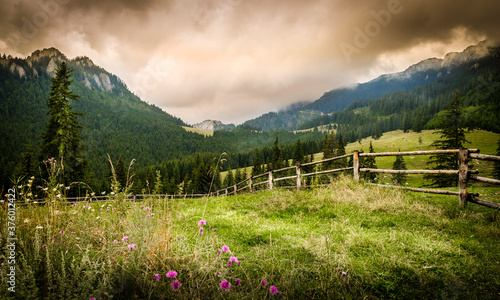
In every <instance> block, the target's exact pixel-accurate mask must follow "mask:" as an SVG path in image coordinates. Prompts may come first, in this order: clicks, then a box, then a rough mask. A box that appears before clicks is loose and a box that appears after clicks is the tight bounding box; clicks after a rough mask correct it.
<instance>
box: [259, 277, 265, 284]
mask: <svg viewBox="0 0 500 300" xmlns="http://www.w3.org/2000/svg"><path fill="white" fill-rule="evenodd" d="M260 283H261V284H262V286H266V279H265V278H264V279H262V281H261V282H260Z"/></svg>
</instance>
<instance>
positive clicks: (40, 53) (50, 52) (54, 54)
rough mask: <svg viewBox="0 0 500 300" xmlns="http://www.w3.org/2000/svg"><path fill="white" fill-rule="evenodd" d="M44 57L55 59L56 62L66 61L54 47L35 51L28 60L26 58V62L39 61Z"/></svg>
mask: <svg viewBox="0 0 500 300" xmlns="http://www.w3.org/2000/svg"><path fill="white" fill-rule="evenodd" d="M44 57H50V58H55V59H57V60H68V59H67V58H66V56H65V55H64V54H62V53H61V51H59V50H57V49H56V48H54V47H51V48H45V49H43V50H36V51H35V52H33V53H31V55H30V56H29V57H28V58H26V60H27V61H28V62H34V61H39V60H40V59H42V58H44Z"/></svg>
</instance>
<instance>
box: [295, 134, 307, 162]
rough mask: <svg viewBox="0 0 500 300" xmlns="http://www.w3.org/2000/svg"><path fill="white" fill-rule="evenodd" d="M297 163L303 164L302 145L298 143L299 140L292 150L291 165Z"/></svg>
mask: <svg viewBox="0 0 500 300" xmlns="http://www.w3.org/2000/svg"><path fill="white" fill-rule="evenodd" d="M297 162H300V163H303V162H304V153H303V151H302V143H301V142H300V139H299V140H297V142H296V143H295V147H294V149H293V164H296V163H297Z"/></svg>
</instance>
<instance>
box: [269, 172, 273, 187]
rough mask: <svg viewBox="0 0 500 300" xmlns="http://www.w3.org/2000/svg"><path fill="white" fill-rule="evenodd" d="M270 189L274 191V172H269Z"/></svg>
mask: <svg viewBox="0 0 500 300" xmlns="http://www.w3.org/2000/svg"><path fill="white" fill-rule="evenodd" d="M269 189H270V190H272V189H273V171H272V170H271V171H269Z"/></svg>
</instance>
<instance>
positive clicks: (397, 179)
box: [392, 155, 408, 185]
mask: <svg viewBox="0 0 500 300" xmlns="http://www.w3.org/2000/svg"><path fill="white" fill-rule="evenodd" d="M392 169H393V170H406V162H405V160H404V158H403V156H401V155H398V156H396V161H395V162H394V164H393V165H392ZM392 180H393V181H394V183H395V184H397V185H401V184H403V183H405V182H406V181H407V180H408V176H407V175H406V174H392Z"/></svg>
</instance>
